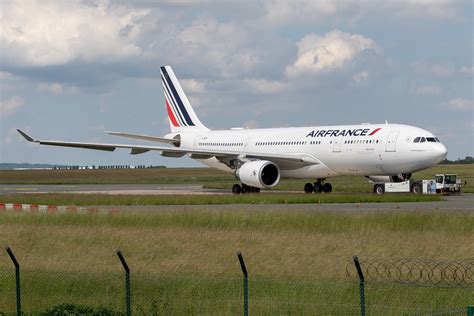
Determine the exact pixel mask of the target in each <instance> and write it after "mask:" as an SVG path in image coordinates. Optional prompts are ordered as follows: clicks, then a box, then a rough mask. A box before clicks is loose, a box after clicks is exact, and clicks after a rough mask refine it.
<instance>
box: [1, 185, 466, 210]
mask: <svg viewBox="0 0 474 316" xmlns="http://www.w3.org/2000/svg"><path fill="white" fill-rule="evenodd" d="M279 192H280V193H282V194H284V192H281V191H279ZM13 193H78V194H93V193H104V194H154V195H156V194H162V195H166V194H229V191H228V190H216V189H204V188H202V186H200V185H179V184H172V185H165V184H159V185H157V184H90V185H89V184H86V185H0V199H1V195H2V194H13ZM333 194H337V193H333ZM209 208H212V209H213V210H219V209H222V210H249V211H251V210H262V209H266V208H269V205H258V204H231V205H212V206H209V205H171V206H170V205H153V206H114V209H117V210H124V211H126V210H132V209H133V210H143V211H159V210H169V209H173V210H176V211H179V210H203V209H209ZM271 209H272V210H279V209H280V210H288V209H291V210H325V211H362V210H364V211H371V210H373V211H380V210H385V211H395V210H413V211H430V210H442V211H474V194H462V195H456V196H445V197H443V200H442V201H439V202H415V203H412V202H407V203H328V204H273V205H271Z"/></svg>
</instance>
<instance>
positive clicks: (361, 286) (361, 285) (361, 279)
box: [352, 256, 365, 316]
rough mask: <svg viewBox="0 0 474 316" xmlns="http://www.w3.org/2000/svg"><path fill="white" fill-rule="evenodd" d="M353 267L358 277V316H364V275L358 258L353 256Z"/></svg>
mask: <svg viewBox="0 0 474 316" xmlns="http://www.w3.org/2000/svg"><path fill="white" fill-rule="evenodd" d="M352 260H354V264H355V267H356V269H357V274H358V275H359V296H360V315H361V316H365V289H364V283H365V280H364V273H363V272H362V269H361V267H360V263H359V258H358V257H357V256H353V257H352Z"/></svg>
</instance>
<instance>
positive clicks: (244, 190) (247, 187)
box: [242, 184, 250, 194]
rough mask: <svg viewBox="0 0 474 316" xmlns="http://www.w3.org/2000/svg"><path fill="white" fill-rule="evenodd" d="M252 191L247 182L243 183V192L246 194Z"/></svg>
mask: <svg viewBox="0 0 474 316" xmlns="http://www.w3.org/2000/svg"><path fill="white" fill-rule="evenodd" d="M249 192H250V187H249V186H248V185H246V184H242V194H246V193H249Z"/></svg>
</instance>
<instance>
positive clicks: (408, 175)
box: [367, 173, 411, 183]
mask: <svg viewBox="0 0 474 316" xmlns="http://www.w3.org/2000/svg"><path fill="white" fill-rule="evenodd" d="M367 178H369V180H370V181H372V182H376V183H389V182H394V183H398V182H403V181H407V180H410V179H411V173H400V174H398V175H396V176H368V177H367Z"/></svg>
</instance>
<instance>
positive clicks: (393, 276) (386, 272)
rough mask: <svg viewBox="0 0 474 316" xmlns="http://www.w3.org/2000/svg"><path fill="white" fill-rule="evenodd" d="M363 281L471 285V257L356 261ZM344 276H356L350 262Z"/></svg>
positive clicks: (473, 261)
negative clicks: (464, 258)
mask: <svg viewBox="0 0 474 316" xmlns="http://www.w3.org/2000/svg"><path fill="white" fill-rule="evenodd" d="M360 265H361V269H362V272H363V274H364V278H365V280H366V281H381V282H397V283H403V284H411V285H419V286H437V287H474V258H473V259H466V260H439V261H438V260H426V259H396V260H393V259H392V260H384V259H368V260H360ZM346 277H347V278H349V279H358V274H357V271H356V268H355V266H354V263H353V262H349V263H348V264H347V266H346Z"/></svg>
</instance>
